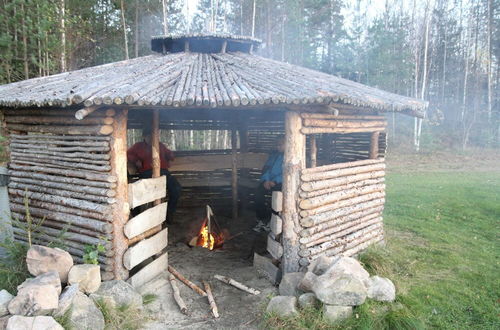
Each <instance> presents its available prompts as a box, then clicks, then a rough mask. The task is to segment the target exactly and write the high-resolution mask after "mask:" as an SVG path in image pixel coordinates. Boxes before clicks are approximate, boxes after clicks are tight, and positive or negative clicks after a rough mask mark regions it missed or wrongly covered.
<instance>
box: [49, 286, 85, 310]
mask: <svg viewBox="0 0 500 330" xmlns="http://www.w3.org/2000/svg"><path fill="white" fill-rule="evenodd" d="M78 292H80V291H79V285H78V284H73V285H68V286H67V287H66V288H64V290H63V292H62V293H61V295H60V296H59V306H58V307H57V309H56V310H55V311H54V313H53V314H52V315H53V316H56V317H61V316H63V315H64V313H66V311H67V310H68V309H69V308H70V307H71V305H72V304H73V300H74V299H75V297H76V294H77V293H78Z"/></svg>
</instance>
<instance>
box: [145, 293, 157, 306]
mask: <svg viewBox="0 0 500 330" xmlns="http://www.w3.org/2000/svg"><path fill="white" fill-rule="evenodd" d="M156 299H158V296H157V295H155V294H153V293H146V294H145V295H143V296H142V303H143V304H144V305H149V304H151V303H153V302H154V301H155V300H156Z"/></svg>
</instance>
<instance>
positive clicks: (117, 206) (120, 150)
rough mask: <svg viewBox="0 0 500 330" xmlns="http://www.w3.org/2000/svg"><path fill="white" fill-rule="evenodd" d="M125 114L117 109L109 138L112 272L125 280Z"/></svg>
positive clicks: (126, 271) (126, 112) (126, 244)
mask: <svg viewBox="0 0 500 330" xmlns="http://www.w3.org/2000/svg"><path fill="white" fill-rule="evenodd" d="M127 114H128V110H127V109H123V110H117V111H116V114H115V118H114V119H115V120H114V122H113V133H112V136H111V137H112V139H111V143H110V145H111V151H110V153H111V173H112V174H113V175H114V176H116V179H117V181H116V197H115V198H116V203H114V204H113V206H112V212H113V252H114V261H113V274H114V276H115V279H119V280H126V279H127V278H128V270H127V269H126V268H125V266H124V265H123V255H124V254H125V251H127V248H128V240H127V238H126V237H125V234H124V232H123V227H124V226H125V224H126V223H127V221H128V217H129V213H130V207H129V204H128V180H127Z"/></svg>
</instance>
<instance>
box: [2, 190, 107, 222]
mask: <svg viewBox="0 0 500 330" xmlns="http://www.w3.org/2000/svg"><path fill="white" fill-rule="evenodd" d="M9 200H10V201H12V202H15V203H19V204H23V205H24V197H21V196H17V195H12V194H11V195H9ZM29 205H30V207H31V206H34V207H39V208H42V209H46V210H50V211H54V212H61V213H69V214H73V215H78V216H81V217H85V218H92V219H96V220H102V221H108V222H111V221H112V218H111V215H110V214H109V213H104V214H103V213H96V212H90V211H86V210H81V209H75V208H72V207H66V206H63V205H59V204H53V203H49V202H43V201H39V200H36V199H32V200H30V201H29Z"/></svg>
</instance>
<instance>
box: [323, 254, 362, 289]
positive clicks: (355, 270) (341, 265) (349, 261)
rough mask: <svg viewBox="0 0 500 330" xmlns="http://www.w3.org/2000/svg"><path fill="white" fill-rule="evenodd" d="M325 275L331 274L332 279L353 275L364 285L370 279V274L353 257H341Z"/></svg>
mask: <svg viewBox="0 0 500 330" xmlns="http://www.w3.org/2000/svg"><path fill="white" fill-rule="evenodd" d="M325 274H329V275H330V276H331V277H339V276H342V275H352V276H354V277H355V278H357V279H358V280H360V281H361V282H362V283H364V282H365V281H366V280H368V278H370V274H368V272H367V271H366V270H365V269H364V268H363V266H361V264H360V263H359V261H357V260H356V259H354V258H351V257H339V258H338V259H336V261H334V263H333V264H332V265H331V266H330V268H329V269H328V270H327V271H326V272H325Z"/></svg>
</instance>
